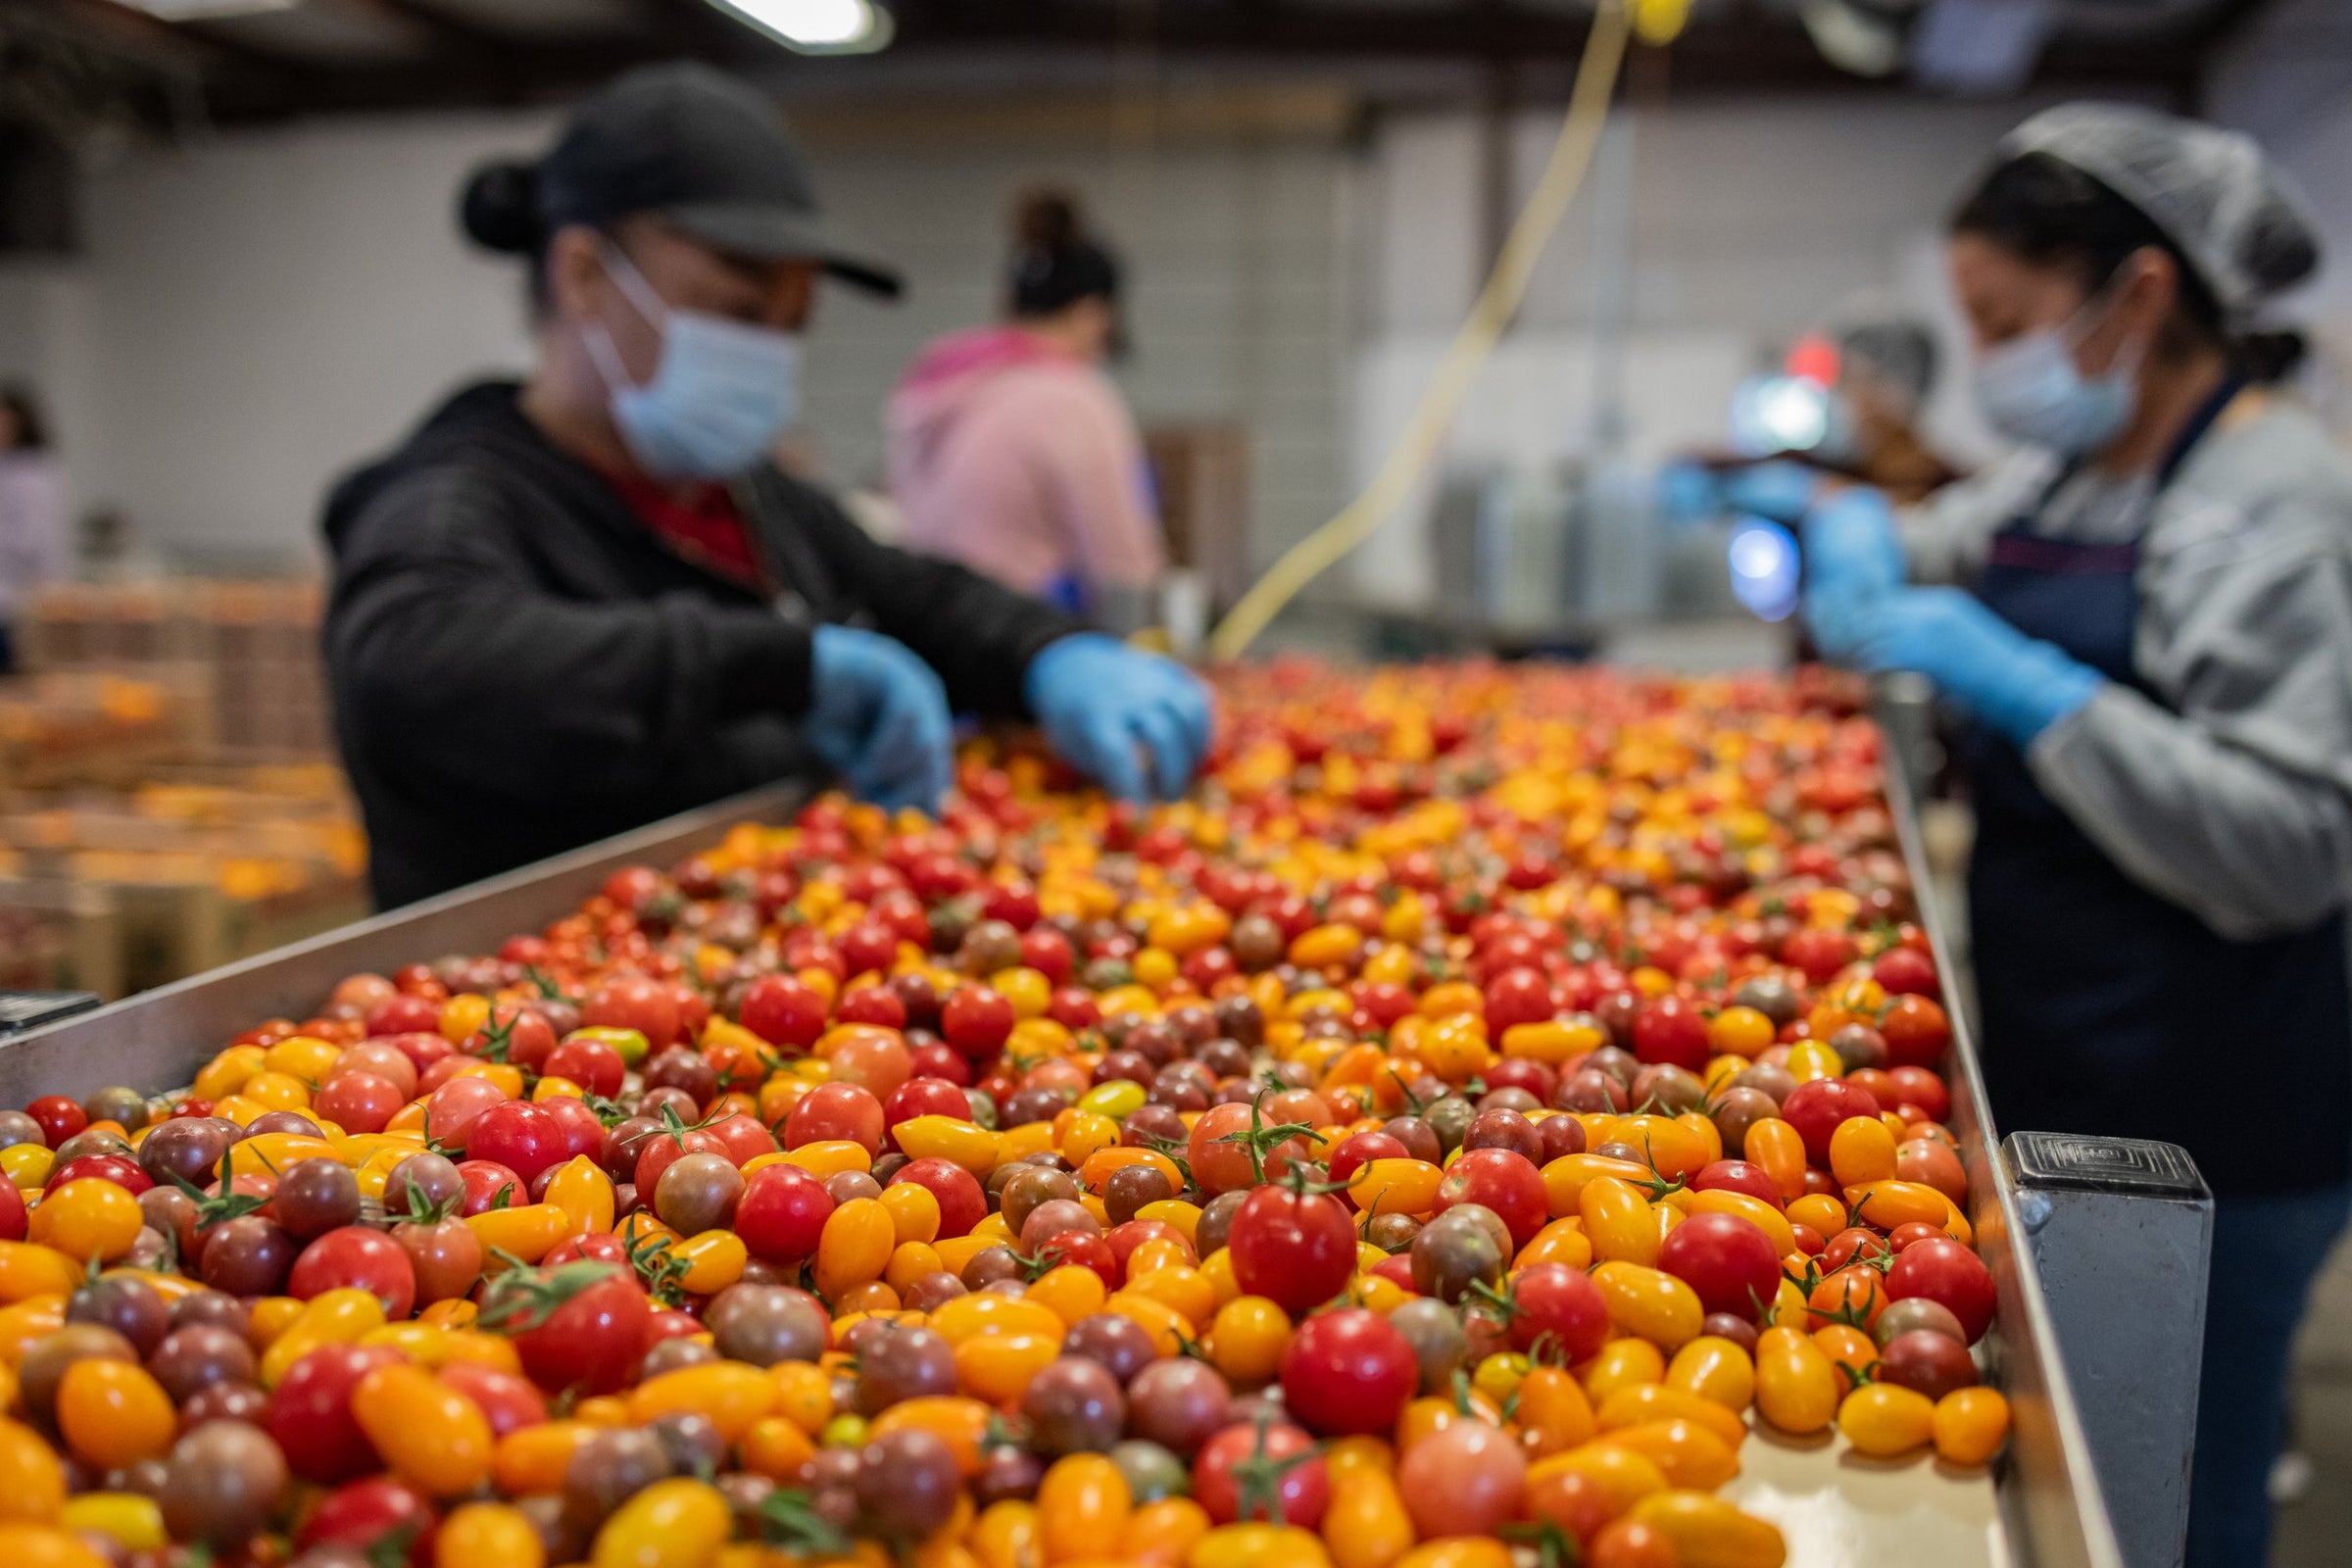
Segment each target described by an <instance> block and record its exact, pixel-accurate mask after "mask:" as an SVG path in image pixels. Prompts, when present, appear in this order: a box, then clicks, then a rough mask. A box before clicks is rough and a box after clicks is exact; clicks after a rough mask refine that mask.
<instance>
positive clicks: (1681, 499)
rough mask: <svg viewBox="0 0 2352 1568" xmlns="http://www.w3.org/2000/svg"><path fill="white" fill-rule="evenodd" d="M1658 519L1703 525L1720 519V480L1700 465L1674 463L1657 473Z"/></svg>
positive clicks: (1707, 468)
mask: <svg viewBox="0 0 2352 1568" xmlns="http://www.w3.org/2000/svg"><path fill="white" fill-rule="evenodd" d="M1658 515H1659V516H1661V517H1664V518H1665V519H1666V520H1667V521H1668V522H1705V521H1707V520H1708V519H1709V518H1712V517H1719V516H1721V515H1723V480H1722V478H1721V476H1720V475H1718V474H1717V473H1716V472H1715V470H1714V469H1712V468H1710V467H1708V466H1706V465H1705V464H1703V463H1691V462H1690V461H1688V460H1685V459H1677V460H1675V461H1674V462H1672V463H1669V464H1667V465H1665V466H1663V467H1661V468H1659V469H1658Z"/></svg>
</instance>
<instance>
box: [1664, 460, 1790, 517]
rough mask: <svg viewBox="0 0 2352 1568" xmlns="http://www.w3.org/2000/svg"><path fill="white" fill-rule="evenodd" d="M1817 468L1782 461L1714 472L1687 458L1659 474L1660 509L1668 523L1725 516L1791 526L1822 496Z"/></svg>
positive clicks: (1710, 468) (1667, 466)
mask: <svg viewBox="0 0 2352 1568" xmlns="http://www.w3.org/2000/svg"><path fill="white" fill-rule="evenodd" d="M1822 487H1823V478H1822V474H1821V470H1819V469H1818V468H1813V467H1809V466H1806V465H1804V464H1802V463H1793V462H1790V461H1789V460H1787V459H1781V460H1778V461H1775V462H1772V463H1750V464H1744V465H1742V466H1739V467H1734V468H1716V467H1711V466H1708V465H1706V464H1703V463H1693V462H1690V461H1687V460H1684V461H1677V462H1674V463H1669V464H1667V465H1666V466H1664V467H1662V468H1660V469H1659V470H1658V511H1659V513H1660V514H1661V515H1664V516H1665V518H1666V519H1667V520H1668V521H1669V522H1705V521H1709V520H1711V519H1713V518H1716V517H1721V516H1723V515H1726V514H1729V513H1744V514H1747V515H1751V516H1758V517H1769V518H1771V519H1772V520H1773V521H1775V522H1784V523H1794V522H1796V521H1797V520H1798V519H1800V518H1801V517H1803V516H1804V515H1805V512H1806V510H1807V509H1808V508H1810V507H1811V506H1812V505H1813V503H1814V502H1815V501H1816V500H1818V499H1819V498H1820V496H1821V493H1822Z"/></svg>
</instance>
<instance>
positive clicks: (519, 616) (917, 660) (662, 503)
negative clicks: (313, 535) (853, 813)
mask: <svg viewBox="0 0 2352 1568" xmlns="http://www.w3.org/2000/svg"><path fill="white" fill-rule="evenodd" d="M463 218H464V221H465V226H466V232H467V233H468V234H469V235H471V236H472V237H473V239H475V240H476V241H477V242H479V243H480V244H482V245H484V246H486V247H488V248H490V249H492V250H498V251H504V252H509V253H512V254H515V255H517V256H522V257H525V258H527V259H528V261H529V265H530V278H531V299H532V304H533V313H534V316H535V325H536V328H537V336H538V343H539V352H538V360H537V363H536V365H535V366H534V368H533V369H532V371H531V374H530V376H529V378H528V379H527V380H525V381H523V382H521V383H520V384H516V383H513V382H487V383H484V384H482V385H479V386H475V387H471V388H468V389H466V390H465V391H463V392H460V393H459V394H458V395H457V396H456V397H455V398H453V399H451V400H450V401H449V402H448V403H447V404H445V405H444V406H443V407H442V408H441V409H440V410H439V411H437V412H436V413H435V414H433V415H432V416H431V417H430V418H428V419H427V420H426V422H425V424H424V425H423V427H422V428H421V429H419V430H418V431H417V433H416V434H415V435H414V436H412V437H411V438H410V439H409V441H408V442H407V443H406V444H405V445H404V446H403V447H401V448H400V450H398V451H397V452H395V453H393V454H392V455H391V456H389V457H387V458H385V459H383V460H382V461H380V462H377V463H375V464H372V465H370V466H368V467H367V468H364V469H362V470H361V471H360V472H358V473H356V474H354V475H353V476H352V477H350V478H349V479H347V480H345V481H344V482H343V483H342V484H341V485H340V486H338V487H337V489H336V491H335V493H334V495H333V497H332V498H331V499H330V501H329V502H328V506H327V515H326V533H327V539H328V542H329V544H330V545H331V547H332V549H333V551H334V584H333V594H332V598H331V600H330V602H329V608H328V611H327V624H326V653H327V664H328V669H329V673H330V676H331V680H332V684H333V690H334V698H335V725H336V730H337V734H338V737H339V739H340V742H341V745H342V750H343V756H344V760H345V762H346V764H347V766H348V767H349V769H350V772H351V777H352V782H353V784H354V786H355V788H356V790H357V793H358V795H359V798H360V803H361V806H362V808H363V809H364V810H365V812H366V815H367V823H368V839H369V842H370V847H371V850H372V854H373V865H372V875H373V878H374V882H375V887H376V893H377V897H378V898H379V900H381V901H382V902H383V903H385V904H400V903H406V902H408V901H409V900H412V899H417V898H420V897H422V896H424V895H426V894H428V893H435V892H439V891H441V890H442V889H445V888H450V887H454V886H456V885H458V884H460V883H463V882H468V881H471V880H473V879H475V878H477V877H481V876H486V875H489V874H490V873H492V872H495V871H502V870H505V869H508V868H509V867H512V866H515V865H519V864H522V863H523V862H525V861H528V860H532V859H536V858H541V857H543V856H547V855H551V854H554V853H556V852H558V851H560V850H565V849H569V848H572V847H573V846H576V845H579V844H584V843H587V842H588V841H590V840H592V839H597V838H602V837H605V836H607V835H609V834H612V833H615V832H618V831H620V830H622V829H625V828H629V827H634V826H638V825H640V824H642V823H645V822H648V821H652V820H654V819H655V818H657V817H661V816H663V815H666V814H668V813H670V812H673V811H678V810H683V809H687V808H689V807H692V806H697V805H701V804H704V803H707V802H710V801H713V800H716V799H718V798H720V797H722V796H725V795H728V794H731V793H734V792H736V791H739V790H744V789H749V788H751V787H752V786H754V785H757V784H761V783H765V782H768V781H770V780H773V779H779V778H792V777H823V776H826V775H831V776H836V777H839V778H841V779H843V780H844V781H846V782H847V783H848V784H849V785H850V786H851V787H852V788H853V789H855V790H856V791H857V792H858V794H859V795H861V796H863V797H865V798H867V799H869V800H873V801H876V802H878V803H880V804H882V805H885V806H890V807H918V808H922V809H933V810H935V809H938V808H939V807H940V805H941V803H942V800H943V799H944V797H945V796H946V794H947V792H948V789H949V787H950V784H951V781H952V769H953V756H952V753H951V750H950V747H951V738H952V728H951V722H950V713H951V711H971V712H978V713H982V714H995V715H1002V716H1007V717H1018V718H1033V719H1035V720H1037V721H1038V722H1039V723H1040V724H1041V725H1043V726H1044V729H1045V732H1046V735H1047V737H1048V738H1049V739H1050V740H1051V741H1052V743H1053V744H1054V747H1055V749H1056V750H1057V751H1058V752H1059V753H1060V755H1061V756H1062V757H1063V758H1064V759H1065V760H1068V761H1069V762H1071V763H1072V764H1074V765H1075V766H1076V767H1078V768H1079V769H1080V770H1081V771H1083V772H1085V773H1088V774H1091V775H1092V776H1094V777H1096V778H1098V779H1100V780H1101V781H1102V782H1103V784H1104V785H1105V786H1107V787H1108V788H1110V789H1111V790H1112V791H1113V792H1115V793H1118V794H1121V795H1125V796H1130V797H1136V798H1141V797H1144V796H1147V795H1159V796H1170V795H1174V794H1176V793H1178V792H1180V791H1182V790H1183V789H1184V787H1185V786H1186V784H1187V783H1188V782H1189V781H1190V780H1191V778H1192V775H1193V773H1194V771H1195V769H1196V768H1197V767H1198V765H1199V763H1200V761H1201V757H1202V755H1203V753H1204V752H1205V751H1206V749H1207V745H1208V739H1209V721H1210V711H1209V702H1208V696H1207V692H1206V689H1205V688H1204V687H1203V686H1202V685H1201V683H1200V682H1199V681H1198V680H1197V679H1195V678H1194V677H1193V676H1192V675H1191V674H1190V673H1188V672H1187V671H1185V670H1184V669H1183V668H1182V667H1180V666H1179V665H1177V664H1175V663H1173V662H1169V661H1167V660H1164V659H1159V658H1156V657H1154V656H1152V655H1148V654H1143V653H1138V652H1134V651H1131V650H1129V649H1128V648H1127V647H1125V646H1124V645H1123V644H1121V643H1118V642H1116V641H1114V640H1112V639H1110V638H1107V637H1103V636H1100V635H1096V634H1093V633H1089V632H1087V631H1085V629H1084V627H1083V625H1082V624H1081V623H1080V622H1078V621H1076V620H1074V619H1072V618H1071V617H1069V616H1067V615H1064V614H1062V613H1059V612H1057V611H1054V610H1053V609H1052V608H1051V607H1049V606H1047V605H1045V604H1044V603H1042V602H1040V601H1038V600H1034V599H1031V598H1028V597H1026V596H1024V595H1020V594H1016V593H1012V592H1010V591H1008V590H1005V589H1004V588H1001V587H999V586H997V585H996V584H995V583H992V582H989V581H987V580H986V579H984V578H982V577H980V576H978V575H976V574H974V573H973V572H971V571H969V570H966V569H965V568H964V567H962V566H960V565H956V564H952V563H950V562H946V561H941V560H936V559H933V558H930V557H925V556H920V555H916V554H912V553H909V552H906V551H899V550H892V549H889V548H887V547H885V546H882V545H879V544H876V543H875V542H873V541H872V540H870V539H868V538H867V537H866V536H865V535H864V534H863V533H862V532H861V531H860V530H859V529H858V526H857V524H856V523H854V522H853V521H851V519H850V517H849V516H848V515H847V514H845V513H844V512H843V511H842V509H841V508H840V507H839V506H838V505H837V504H835V502H834V501H833V500H832V498H831V497H829V496H827V495H826V494H824V493H823V492H822V491H820V490H818V489H816V488H815V487H813V486H811V485H809V484H806V483H803V482H801V481H800V480H798V479H795V478H792V477H790V476H788V475H786V474H785V473H783V472H782V471H780V470H779V469H778V468H777V467H776V466H775V465H774V464H773V463H772V462H771V461H770V459H769V454H770V453H771V452H772V451H773V449H774V447H775V445H776V442H777V439H778V438H779V437H780V436H782V435H783V434H784V432H785V431H786V429H787V428H789V427H790V425H791V424H792V422H793V420H794V417H795V415H796V413H797V411H798V408H799V404H800V400H801V374H802V364H801V333H802V332H803V331H804V329H805V328H806V327H807V325H808V323H809V318H810V315H811V312H812V310H813V308H814V303H815V293H816V288H817V283H818V280H819V279H820V278H821V277H825V276H830V277H833V278H836V279H838V280H840V281H841V282H843V283H846V284H848V285H850V286H852V287H855V288H859V289H862V290H865V291H867V292H869V293H874V294H880V295H885V296H888V295H895V294H896V293H897V292H898V290H899V280H898V276H897V274H896V273H895V272H893V271H892V270H890V269H889V268H888V267H887V266H885V265H883V264H882V263H880V262H877V261H875V260H873V259H872V258H870V257H868V256H866V255H865V254H864V253H863V252H862V251H860V250H859V249H858V248H857V247H856V246H854V245H852V244H851V243H849V242H848V241H847V240H845V239H844V238H843V237H842V236H841V235H840V234H838V233H837V232H835V230H834V229H833V227H832V226H831V225H830V224H829V223H828V222H827V221H826V220H825V218H824V216H823V214H822V213H821V212H820V211H819V209H818V206H817V201H816V196H815V192H814V188H813V186H812V184H811V182H810V178H809V168H808V161H807V159H806V158H805V157H804V156H803V154H802V152H801V149H800V146H799V144H798V143H797V142H795V141H794V140H793V138H792V136H791V135H790V134H789V133H788V132H787V131H786V129H785V127H784V123H783V122H782V120H781V119H780V118H779V117H778V116H777V114H776V112H775V108H774V106H773V105H772V104H770V103H769V102H768V101H767V100H766V99H764V98H762V97H761V96H760V94H759V93H757V92H755V91H754V90H752V89H751V88H750V87H748V86H746V85H744V84H743V83H741V82H738V81H735V80H732V79H731V78H729V77H727V76H724V75H722V74H720V73H717V72H714V71H711V70H709V69H707V68H704V67H700V66H690V65H689V66H665V67H657V68H652V69H649V70H645V71H639V72H634V73H630V74H629V75H626V76H624V77H622V78H621V79H620V80H618V81H616V82H614V83H613V85H612V86H610V87H608V88H606V89H605V90H604V91H602V92H600V93H598V94H596V95H595V96H594V97H592V98H590V99H589V100H588V101H587V102H586V103H584V104H582V105H581V106H580V108H579V109H578V110H577V111H576V112H575V113H574V114H573V116H572V118H571V120H570V122H569V123H568V124H567V125H566V126H565V128H564V133H563V135H562V136H561V137H560V138H559V139H558V141H557V143H556V145H555V146H554V148H552V149H551V150H550V151H549V152H548V153H547V154H546V155H545V156H544V157H541V158H539V159H536V160H532V161H529V162H500V163H496V164H492V165H490V166H488V167H487V168H485V169H482V170H481V171H479V172H476V173H475V174H474V176H473V177H472V179H471V180H470V181H469V182H468V183H467V184H466V190H465V195H464V200H463Z"/></svg>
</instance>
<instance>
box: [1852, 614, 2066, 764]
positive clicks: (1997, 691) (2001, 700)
mask: <svg viewBox="0 0 2352 1568" xmlns="http://www.w3.org/2000/svg"><path fill="white" fill-rule="evenodd" d="M1846 659H1847V662H1850V663H1852V664H1853V665H1854V666H1855V667H1857V668H1859V669H1864V670H1868V671H1870V672H1871V673H1873V674H1876V673H1879V672H1881V671H1885V670H1890V669H1909V670H1916V671H1917V672H1918V673H1920V674H1922V675H1925V676H1927V677H1928V679H1930V680H1931V681H1934V682H1935V683H1936V691H1937V692H1938V693H1940V694H1941V695H1943V696H1944V697H1947V698H1949V699H1950V700H1951V701H1952V702H1954V703H1956V704H1958V705H1959V706H1960V707H1961V708H1963V709H1965V710H1966V711H1968V712H1969V713H1970V714H1971V715H1972V716H1973V717H1975V718H1977V719H1978V720H1979V721H1981V722H1982V723H1984V724H1985V725H1987V726H1988V727H1990V728H1991V729H1993V730H1994V731H1995V732H1997V733H1999V734H2000V735H2002V736H2005V737H2006V738H2007V739H2008V740H2009V741H2010V742H2011V744H2013V745H2015V746H2018V747H2021V748H2022V747H2025V746H2028V745H2030V744H2032V742H2033V740H2034V737H2035V736H2037V735H2039V734H2040V733H2041V732H2042V731H2043V730H2045V729H2048V728H2049V727H2050V726H2051V725H2052V724H2055V723H2057V722H2058V721H2059V720H2060V719H2062V718H2065V717H2067V716H2068V715H2069V714H2072V713H2074V712H2075V711H2077V710H2079V709H2081V708H2082V705H2083V704H2085V703H2087V702H2089V701H2090V700H2091V698H2092V697H2093V696H2095V695H2096V694H2097V693H2098V690H2099V688H2100V687H2101V686H2103V685H2105V684H2106V677H2105V676H2104V675H2101V674H2100V673H2099V672H2098V671H2097V670H2095V669H2092V668H2091V667H2090V666H2089V665H2087V664H2083V663H2079V662H2076V661H2075V660H2073V659H2071V658H2069V657H2068V656H2067V655H2066V654H2065V653H2063V652H2061V651H2060V650H2059V649H2057V648H2055V647H2053V646H2052V645H2050V644H2049V643H2045V642H2040V641H2037V640H2035V639H2034V638H2032V637H2028V636H2027V635H2026V634H2025V633H2024V632H2022V631H2019V630H2018V629H2017V628H2016V627H2015V626H2012V625H2010V624H2009V623H2008V622H2007V621H2005V620H2003V619H2002V618H2001V617H2000V616H1998V615H1996V614H1994V613H1992V612H1991V611H1989V610H1987V609H1985V607H1984V606H1983V605H1982V604H1980V603H1978V602H1977V600H1975V599H1973V598H1971V597H1970V596H1969V595H1967V594H1965V593H1962V592H1961V591H1960V590H1959V589H1957V588H1898V589H1895V590H1893V591H1891V592H1885V593H1880V594H1876V595H1873V596H1870V597H1868V598H1867V599H1865V600H1863V601H1862V602H1861V604H1860V607H1859V608H1858V610H1857V611H1856V612H1855V614H1854V621H1853V642H1852V648H1851V652H1850V653H1849V654H1848V655H1847V656H1846Z"/></svg>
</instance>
